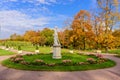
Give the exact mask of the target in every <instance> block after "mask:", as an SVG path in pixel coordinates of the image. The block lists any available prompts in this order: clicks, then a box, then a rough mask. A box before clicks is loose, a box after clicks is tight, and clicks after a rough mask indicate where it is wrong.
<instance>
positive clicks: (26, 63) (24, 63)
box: [20, 61, 29, 65]
mask: <svg viewBox="0 0 120 80" xmlns="http://www.w3.org/2000/svg"><path fill="white" fill-rule="evenodd" d="M20 64H23V65H28V64H29V63H28V62H26V61H21V62H20Z"/></svg>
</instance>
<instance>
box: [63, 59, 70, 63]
mask: <svg viewBox="0 0 120 80" xmlns="http://www.w3.org/2000/svg"><path fill="white" fill-rule="evenodd" d="M71 62H72V61H71V60H69V59H68V60H62V63H71Z"/></svg>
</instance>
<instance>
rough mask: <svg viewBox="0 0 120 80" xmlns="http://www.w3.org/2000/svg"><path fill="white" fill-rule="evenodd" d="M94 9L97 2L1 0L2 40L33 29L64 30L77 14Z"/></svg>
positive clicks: (0, 23) (92, 0)
mask: <svg viewBox="0 0 120 80" xmlns="http://www.w3.org/2000/svg"><path fill="white" fill-rule="evenodd" d="M93 8H95V0H1V1H0V25H1V32H0V38H8V37H9V36H10V35H11V34H13V33H17V34H23V33H24V32H25V31H26V30H31V29H34V30H39V29H43V28H45V27H48V28H54V26H58V27H59V28H63V27H64V26H65V25H64V22H65V21H66V20H67V19H72V18H73V17H74V15H75V14H77V12H79V11H80V10H83V9H84V10H88V11H90V10H91V9H93Z"/></svg>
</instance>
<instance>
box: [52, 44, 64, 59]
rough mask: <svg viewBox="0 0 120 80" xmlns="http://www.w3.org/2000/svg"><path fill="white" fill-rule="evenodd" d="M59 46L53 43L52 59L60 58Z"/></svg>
mask: <svg viewBox="0 0 120 80" xmlns="http://www.w3.org/2000/svg"><path fill="white" fill-rule="evenodd" d="M61 58H62V56H61V46H60V45H53V59H61Z"/></svg>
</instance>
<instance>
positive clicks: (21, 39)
mask: <svg viewBox="0 0 120 80" xmlns="http://www.w3.org/2000/svg"><path fill="white" fill-rule="evenodd" d="M10 40H13V41H23V36H21V35H18V34H16V33H14V34H12V35H10Z"/></svg>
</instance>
